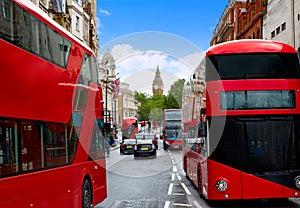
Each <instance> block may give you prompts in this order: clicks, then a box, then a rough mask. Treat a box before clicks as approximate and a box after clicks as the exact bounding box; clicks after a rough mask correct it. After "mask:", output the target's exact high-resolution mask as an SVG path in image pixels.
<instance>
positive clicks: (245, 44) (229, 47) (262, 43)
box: [206, 39, 297, 56]
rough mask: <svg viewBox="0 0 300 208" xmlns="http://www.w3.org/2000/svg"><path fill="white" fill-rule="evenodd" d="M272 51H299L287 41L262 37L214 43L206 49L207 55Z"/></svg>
mask: <svg viewBox="0 0 300 208" xmlns="http://www.w3.org/2000/svg"><path fill="white" fill-rule="evenodd" d="M272 52H280V53H297V52H296V50H295V49H294V48H293V47H292V46H290V45H287V44H285V43H281V42H276V41H271V40H261V39H243V40H234V41H228V42H224V43H220V44H217V45H214V46H212V47H210V48H209V49H208V50H207V51H206V55H207V56H209V55H218V54H234V53H272Z"/></svg>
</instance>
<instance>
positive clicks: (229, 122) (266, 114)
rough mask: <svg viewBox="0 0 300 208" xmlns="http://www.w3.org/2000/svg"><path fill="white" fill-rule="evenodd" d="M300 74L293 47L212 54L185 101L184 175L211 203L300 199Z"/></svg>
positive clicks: (258, 43)
mask: <svg viewBox="0 0 300 208" xmlns="http://www.w3.org/2000/svg"><path fill="white" fill-rule="evenodd" d="M299 79H300V69H299V60H298V56H297V52H296V51H295V49H294V48H292V47H291V46H289V45H287V44H284V43H280V42H274V41H267V40H237V41H229V42H226V43H222V44H218V45H215V46H212V47H211V48H209V49H208V50H207V52H206V54H205V57H204V59H203V60H202V61H201V63H200V64H199V66H198V67H197V69H196V70H195V72H194V74H193V76H191V77H190V79H188V80H186V83H185V85H184V89H183V91H184V93H183V107H182V108H183V126H184V130H183V132H184V133H183V135H184V142H183V144H184V147H183V168H184V171H185V172H186V176H187V178H189V179H190V180H191V181H192V182H193V183H194V184H195V185H196V186H197V187H198V189H199V193H200V194H201V195H203V196H204V197H205V198H207V199H208V200H224V199H226V200H233V199H260V198H290V197H298V196H299V194H300V162H299V161H300V155H299V152H300V145H299V144H300V136H299V135H300V105H299V103H298V102H299V100H300V93H299V92H300V82H299Z"/></svg>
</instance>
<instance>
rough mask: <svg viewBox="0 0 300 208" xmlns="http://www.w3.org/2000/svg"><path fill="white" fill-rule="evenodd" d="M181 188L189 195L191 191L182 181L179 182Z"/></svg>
mask: <svg viewBox="0 0 300 208" xmlns="http://www.w3.org/2000/svg"><path fill="white" fill-rule="evenodd" d="M181 186H182V188H183V189H184V190H185V192H186V194H187V195H191V192H190V191H189V189H188V187H186V185H185V184H184V183H181Z"/></svg>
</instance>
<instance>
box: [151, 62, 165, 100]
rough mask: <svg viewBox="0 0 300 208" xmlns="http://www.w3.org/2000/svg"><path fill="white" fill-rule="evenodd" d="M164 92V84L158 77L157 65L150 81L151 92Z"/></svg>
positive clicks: (154, 93)
mask: <svg viewBox="0 0 300 208" xmlns="http://www.w3.org/2000/svg"><path fill="white" fill-rule="evenodd" d="M163 93H164V84H163V81H162V79H161V77H160V71H159V67H158V66H157V69H156V72H155V78H154V80H153V83H152V94H153V95H156V94H163Z"/></svg>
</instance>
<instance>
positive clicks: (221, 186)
mask: <svg viewBox="0 0 300 208" xmlns="http://www.w3.org/2000/svg"><path fill="white" fill-rule="evenodd" d="M227 188H228V183H227V181H226V180H225V179H223V178H222V179H219V180H217V182H216V189H217V190H218V191H220V192H223V191H226V190H227Z"/></svg>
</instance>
